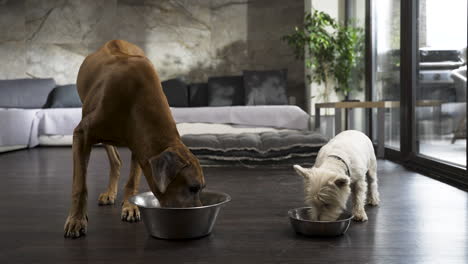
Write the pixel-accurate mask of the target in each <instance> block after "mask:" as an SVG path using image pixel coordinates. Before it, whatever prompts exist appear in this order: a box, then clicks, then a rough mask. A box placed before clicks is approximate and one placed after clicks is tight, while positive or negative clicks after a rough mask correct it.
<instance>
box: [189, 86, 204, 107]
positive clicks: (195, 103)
mask: <svg viewBox="0 0 468 264" xmlns="http://www.w3.org/2000/svg"><path fill="white" fill-rule="evenodd" d="M189 106H192V107H199V106H208V84H207V83H192V84H190V85H189Z"/></svg>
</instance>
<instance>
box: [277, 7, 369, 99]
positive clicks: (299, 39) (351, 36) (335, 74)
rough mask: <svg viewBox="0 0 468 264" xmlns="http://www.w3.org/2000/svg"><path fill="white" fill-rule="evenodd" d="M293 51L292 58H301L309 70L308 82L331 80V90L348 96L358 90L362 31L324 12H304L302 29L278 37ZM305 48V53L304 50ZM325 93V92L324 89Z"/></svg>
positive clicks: (362, 71) (360, 71)
mask: <svg viewBox="0 0 468 264" xmlns="http://www.w3.org/2000/svg"><path fill="white" fill-rule="evenodd" d="M281 39H282V40H283V41H286V42H287V44H288V46H290V47H291V48H292V50H293V52H294V55H295V57H296V59H301V60H302V59H304V60H305V66H306V68H307V69H310V70H311V73H312V75H310V76H309V75H307V79H308V80H309V83H312V82H316V83H318V84H321V83H325V85H326V87H327V83H328V81H329V80H330V77H332V78H333V79H334V80H335V84H336V85H335V91H336V92H339V93H342V94H343V95H344V96H346V95H348V94H349V92H350V91H352V90H360V89H361V87H360V85H359V84H360V80H362V78H363V77H364V63H363V60H362V58H363V56H364V30H363V29H362V28H359V27H353V26H350V25H342V24H340V23H338V22H337V21H336V20H335V19H334V18H332V17H331V16H330V15H328V14H327V13H325V12H321V11H318V10H314V11H313V12H312V13H306V14H305V17H304V24H303V27H302V28H298V27H295V29H294V32H293V33H292V34H289V35H285V36H283V37H282V38H281ZM306 50H307V53H306ZM326 90H327V89H326ZM325 93H329V91H325Z"/></svg>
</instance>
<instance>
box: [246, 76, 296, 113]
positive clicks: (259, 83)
mask: <svg viewBox="0 0 468 264" xmlns="http://www.w3.org/2000/svg"><path fill="white" fill-rule="evenodd" d="M243 73H244V87H245V104H246V105H287V104H288V97H287V93H286V90H287V89H286V83H287V79H288V78H287V70H272V71H243Z"/></svg>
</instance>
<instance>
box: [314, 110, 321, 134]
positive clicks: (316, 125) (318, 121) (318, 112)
mask: <svg viewBox="0 0 468 264" xmlns="http://www.w3.org/2000/svg"><path fill="white" fill-rule="evenodd" d="M319 129H320V108H319V107H317V106H316V107H315V130H319Z"/></svg>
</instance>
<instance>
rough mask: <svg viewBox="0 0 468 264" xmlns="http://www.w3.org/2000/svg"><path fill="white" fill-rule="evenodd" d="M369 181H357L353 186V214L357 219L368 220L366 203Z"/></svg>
mask: <svg viewBox="0 0 468 264" xmlns="http://www.w3.org/2000/svg"><path fill="white" fill-rule="evenodd" d="M366 192H367V183H366V181H365V180H359V181H357V182H356V183H355V184H354V186H353V195H352V196H353V215H354V220H356V221H363V222H364V221H367V214H366V211H365V209H364V206H365V203H366Z"/></svg>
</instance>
